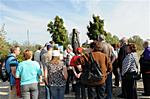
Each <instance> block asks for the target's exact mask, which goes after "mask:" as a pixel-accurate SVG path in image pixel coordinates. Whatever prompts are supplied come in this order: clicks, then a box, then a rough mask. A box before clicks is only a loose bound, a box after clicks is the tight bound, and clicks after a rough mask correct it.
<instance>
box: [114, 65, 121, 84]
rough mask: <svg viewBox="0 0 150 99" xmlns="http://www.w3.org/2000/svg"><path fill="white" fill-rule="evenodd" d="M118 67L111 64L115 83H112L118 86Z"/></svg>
mask: <svg viewBox="0 0 150 99" xmlns="http://www.w3.org/2000/svg"><path fill="white" fill-rule="evenodd" d="M118 69H119V68H118V67H117V66H116V65H115V64H113V74H114V76H115V83H114V85H115V86H119V78H120V74H119V71H118Z"/></svg>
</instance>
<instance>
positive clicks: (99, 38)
mask: <svg viewBox="0 0 150 99" xmlns="http://www.w3.org/2000/svg"><path fill="white" fill-rule="evenodd" d="M104 40H105V36H104V35H102V34H101V35H98V41H100V42H101V41H104Z"/></svg>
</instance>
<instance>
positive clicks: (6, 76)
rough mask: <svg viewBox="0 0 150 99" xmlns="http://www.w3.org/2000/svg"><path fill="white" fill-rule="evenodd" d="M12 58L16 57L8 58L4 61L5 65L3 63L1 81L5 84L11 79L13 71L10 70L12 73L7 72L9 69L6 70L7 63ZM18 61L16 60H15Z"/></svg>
mask: <svg viewBox="0 0 150 99" xmlns="http://www.w3.org/2000/svg"><path fill="white" fill-rule="evenodd" d="M10 57H14V56H12V55H10V56H7V57H6V59H5V60H4V63H3V66H2V71H1V79H2V81H3V82H6V81H9V78H10V73H11V69H10V72H8V71H7V68H6V65H5V64H6V61H7V60H8V59H9V58H10ZM15 60H16V59H15Z"/></svg>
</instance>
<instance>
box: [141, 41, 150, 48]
mask: <svg viewBox="0 0 150 99" xmlns="http://www.w3.org/2000/svg"><path fill="white" fill-rule="evenodd" d="M143 47H144V48H146V47H150V39H147V40H146V41H144V44H143Z"/></svg>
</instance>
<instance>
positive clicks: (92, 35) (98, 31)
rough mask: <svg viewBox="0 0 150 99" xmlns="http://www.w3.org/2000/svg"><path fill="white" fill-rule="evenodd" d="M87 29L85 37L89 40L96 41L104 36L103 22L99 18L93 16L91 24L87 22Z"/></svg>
mask: <svg viewBox="0 0 150 99" xmlns="http://www.w3.org/2000/svg"><path fill="white" fill-rule="evenodd" d="M87 29H88V32H87V35H88V37H89V39H90V40H97V39H98V38H97V37H98V36H99V35H106V32H105V30H104V20H102V19H100V17H99V16H95V15H93V22H91V21H90V22H89V26H87Z"/></svg>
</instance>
